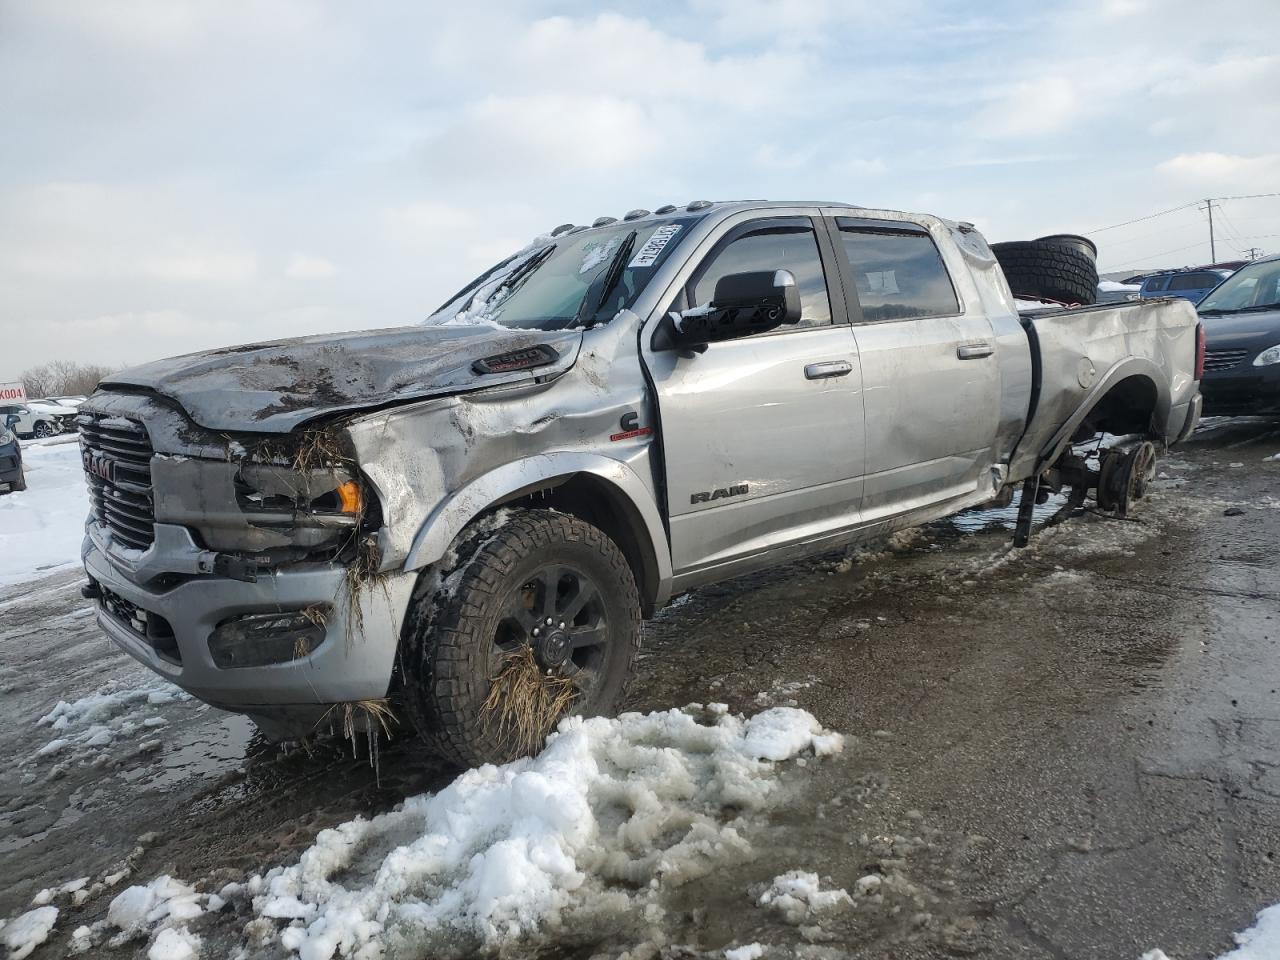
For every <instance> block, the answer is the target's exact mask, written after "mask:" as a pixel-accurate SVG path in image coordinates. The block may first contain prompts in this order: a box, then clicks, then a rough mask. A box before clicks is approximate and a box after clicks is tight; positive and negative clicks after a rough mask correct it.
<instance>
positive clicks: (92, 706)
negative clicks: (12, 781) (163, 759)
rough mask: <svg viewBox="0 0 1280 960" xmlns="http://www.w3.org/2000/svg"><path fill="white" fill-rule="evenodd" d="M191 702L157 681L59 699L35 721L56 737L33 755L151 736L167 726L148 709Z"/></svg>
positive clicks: (89, 749) (89, 748)
mask: <svg viewBox="0 0 1280 960" xmlns="http://www.w3.org/2000/svg"><path fill="white" fill-rule="evenodd" d="M190 699H191V696H190V694H187V693H185V692H184V691H182V690H181V689H179V688H178V687H175V686H174V685H173V684H171V683H165V682H163V681H160V682H156V683H151V684H148V685H146V686H142V687H126V688H123V689H122V688H120V687H118V686H116V685H115V684H108V685H106V686H103V687H99V688H98V690H97V692H95V693H91V694H89V696H87V697H81V698H80V699H79V700H74V701H72V702H70V703H68V702H67V701H66V700H59V701H58V703H57V705H56V706H55V707H54V708H53V709H52V710H50V711H49V712H48V713H46V714H45V715H44V716H43V717H41V718H40V719H39V720H37V721H36V723H37V724H38V725H39V726H42V727H43V726H47V727H49V728H50V730H52V731H53V732H54V733H55V734H57V736H56V737H55V738H54V739H52V740H50V741H49V742H48V743H46V744H45V745H44V746H43V747H41V748H40V749H39V750H37V751H36V756H37V757H48V756H54V755H56V754H61V753H64V752H66V751H68V750H73V751H74V752H76V753H86V752H94V751H97V750H101V749H102V748H104V747H108V746H110V745H111V744H112V743H114V742H115V741H117V740H120V739H129V738H132V737H133V736H134V735H135V734H139V733H141V734H144V735H146V734H150V733H152V732H153V731H155V730H156V729H158V728H160V727H163V726H164V725H165V724H166V723H167V721H166V720H165V719H164V718H163V717H160V716H156V715H155V714H154V711H153V710H152V709H151V708H153V707H157V706H160V705H162V704H166V703H173V702H176V701H182V700H190ZM143 746H146V744H143Z"/></svg>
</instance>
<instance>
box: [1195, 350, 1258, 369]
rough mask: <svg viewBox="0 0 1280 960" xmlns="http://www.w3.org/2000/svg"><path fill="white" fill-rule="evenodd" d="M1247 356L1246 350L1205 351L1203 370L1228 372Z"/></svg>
mask: <svg viewBox="0 0 1280 960" xmlns="http://www.w3.org/2000/svg"><path fill="white" fill-rule="evenodd" d="M1248 355H1249V351H1248V350H1206V351H1205V354H1204V368H1205V369H1206V370H1230V369H1231V368H1232V367H1234V366H1235V365H1236V364H1238V363H1239V362H1240V361H1241V360H1243V359H1244V358H1245V357H1247V356H1248Z"/></svg>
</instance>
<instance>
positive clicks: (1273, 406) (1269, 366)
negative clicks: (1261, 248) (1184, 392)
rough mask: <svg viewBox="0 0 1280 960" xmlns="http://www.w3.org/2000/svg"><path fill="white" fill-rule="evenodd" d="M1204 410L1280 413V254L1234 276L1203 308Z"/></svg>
mask: <svg viewBox="0 0 1280 960" xmlns="http://www.w3.org/2000/svg"><path fill="white" fill-rule="evenodd" d="M1199 313H1200V316H1201V317H1202V318H1203V321H1204V330H1205V340H1206V342H1205V351H1206V352H1205V361H1204V371H1205V372H1204V381H1203V382H1202V384H1201V391H1202V392H1203V393H1204V404H1205V409H1206V410H1207V411H1208V412H1210V413H1214V414H1220V415H1223V416H1241V415H1249V414H1265V413H1280V255H1277V256H1272V257H1267V258H1266V259H1263V260H1257V261H1254V262H1253V263H1250V264H1249V265H1248V266H1245V267H1242V268H1241V269H1240V270H1238V271H1237V272H1236V273H1234V274H1232V276H1231V277H1230V279H1228V280H1226V281H1224V282H1223V284H1222V286H1220V287H1218V288H1217V289H1216V290H1214V291H1213V293H1211V294H1210V295H1209V296H1207V297H1205V299H1204V300H1203V301H1201V303H1200V307H1199Z"/></svg>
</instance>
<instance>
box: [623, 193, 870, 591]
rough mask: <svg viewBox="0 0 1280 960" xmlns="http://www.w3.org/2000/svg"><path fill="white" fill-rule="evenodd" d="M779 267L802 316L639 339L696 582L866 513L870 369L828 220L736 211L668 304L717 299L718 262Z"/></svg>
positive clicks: (672, 503)
mask: <svg viewBox="0 0 1280 960" xmlns="http://www.w3.org/2000/svg"><path fill="white" fill-rule="evenodd" d="M813 212H814V213H815V214H816V213H817V211H816V210H815V211H813ZM777 269H785V270H790V271H791V272H792V273H793V274H794V275H795V278H796V282H797V285H798V286H799V289H800V301H801V309H802V320H801V322H800V323H799V324H797V325H795V326H784V327H780V328H778V329H776V330H772V331H767V332H764V333H759V334H756V335H754V336H751V337H746V338H743V339H738V340H727V341H722V342H719V343H712V344H709V345H708V346H707V349H706V351H705V352H703V353H687V354H684V355H682V354H681V353H679V352H677V351H670V350H668V351H657V352H655V351H653V350H652V343H651V340H650V336H649V335H650V334H651V330H652V327H651V328H650V330H649V331H646V336H645V338H644V340H643V341H642V347H643V349H644V352H645V362H646V363H647V364H648V366H649V370H650V375H651V377H652V380H653V383H654V387H655V389H656V392H657V397H658V406H659V414H660V421H661V430H662V448H663V459H664V463H665V467H666V481H667V503H668V512H669V520H670V526H671V552H672V564H673V567H674V569H675V571H676V574H677V577H678V578H679V577H683V578H684V582H686V583H687V582H689V581H690V580H702V579H711V578H712V577H714V576H717V575H719V573H720V572H722V571H721V570H720V568H723V567H725V566H726V565H731V564H733V563H734V562H736V561H740V560H746V559H749V558H750V557H752V556H755V555H758V554H761V553H764V552H766V551H768V550H771V549H773V548H776V547H780V546H784V545H787V544H793V543H798V542H804V541H809V540H813V539H820V538H821V537H822V536H823V535H824V534H827V533H830V532H831V531H833V530H839V529H841V528H844V527H847V526H851V525H853V524H854V523H855V522H856V520H857V511H858V505H859V500H860V496H861V468H862V459H863V436H862V393H861V382H860V377H859V370H858V364H857V357H856V356H855V350H854V341H853V334H852V332H851V330H850V328H849V323H848V314H847V311H846V309H845V307H844V301H843V297H842V294H841V285H840V283H839V280H838V267H837V264H836V260H835V254H834V251H833V250H832V248H831V245H830V240H829V238H828V236H827V234H826V231H825V229H824V228H822V226H821V221H820V220H818V221H817V223H816V224H815V220H814V219H813V218H812V217H810V216H769V217H762V216H759V215H755V214H740V215H738V216H737V217H735V218H733V219H732V220H730V221H729V222H728V223H727V224H726V225H725V227H724V228H723V230H722V232H721V233H720V234H719V235H718V238H716V239H715V240H714V241H712V245H711V246H710V248H709V250H708V252H706V253H704V254H702V255H701V256H700V258H699V259H698V260H697V263H696V266H694V267H693V269H692V272H691V273H690V274H689V275H688V279H687V282H684V283H682V285H681V288H680V292H679V294H678V295H677V297H676V298H675V300H674V302H672V303H671V304H670V305H669V309H670V310H677V311H678V310H682V309H685V308H687V307H690V306H697V305H702V304H705V303H707V302H708V301H710V299H711V296H712V292H713V291H714V289H715V285H716V281H717V280H719V279H720V277H722V276H726V275H728V274H734V273H745V272H752V271H761V270H777Z"/></svg>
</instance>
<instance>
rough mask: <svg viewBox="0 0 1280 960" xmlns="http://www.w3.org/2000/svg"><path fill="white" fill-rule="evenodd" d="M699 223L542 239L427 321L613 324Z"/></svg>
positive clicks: (630, 226) (553, 326)
mask: <svg viewBox="0 0 1280 960" xmlns="http://www.w3.org/2000/svg"><path fill="white" fill-rule="evenodd" d="M693 222H694V218H688V217H686V218H679V219H677V218H670V219H661V220H651V219H645V220H644V221H642V222H636V223H615V224H610V225H609V226H607V227H598V228H595V229H592V230H581V231H572V232H566V233H564V234H561V235H560V236H558V237H540V238H539V239H538V240H537V241H535V242H534V243H533V244H530V245H529V247H527V248H525V249H524V250H522V251H520V253H518V254H516V255H515V256H514V257H510V258H508V259H507V260H504V261H503V262H501V263H499V264H498V265H497V266H495V267H492V268H490V269H489V270H487V271H486V272H485V273H483V274H481V275H480V276H479V277H477V278H476V279H475V280H473V281H472V282H471V283H470V284H469V285H468V286H466V287H465V288H463V290H462V291H461V292H460V293H458V294H457V295H455V296H454V297H453V298H452V299H451V300H449V302H448V303H446V304H445V305H444V306H442V307H441V308H440V309H439V310H437V311H436V312H435V313H434V314H432V315H431V317H430V318H429V319H428V320H427V322H428V323H434V324H467V323H480V324H484V323H493V324H498V325H499V326H503V327H517V328H522V329H537V330H565V329H569V328H571V327H590V326H594V325H595V324H597V323H607V322H608V321H609V319H610V318H612V317H613V315H614V314H616V313H617V312H618V311H619V310H621V309H623V308H625V307H629V306H631V305H632V304H633V303H635V300H636V298H637V297H638V296H639V295H640V292H641V291H642V290H643V289H644V287H645V284H647V283H648V282H649V279H650V278H651V277H652V276H653V274H654V271H655V270H656V269H657V268H658V267H659V266H660V265H661V264H662V262H663V261H664V260H665V259H666V258H667V257H668V256H670V255H671V251H672V250H674V249H675V248H676V247H677V246H678V245H679V244H680V241H681V240H683V239H684V237H685V236H686V235H687V233H688V227H689V224H691V223H693ZM632 234H634V236H632Z"/></svg>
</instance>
